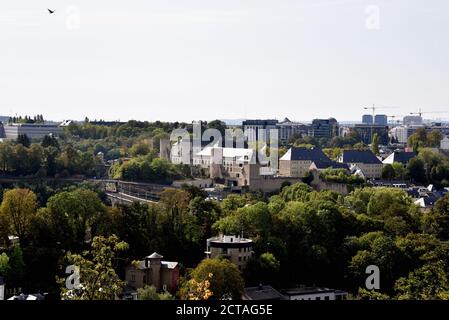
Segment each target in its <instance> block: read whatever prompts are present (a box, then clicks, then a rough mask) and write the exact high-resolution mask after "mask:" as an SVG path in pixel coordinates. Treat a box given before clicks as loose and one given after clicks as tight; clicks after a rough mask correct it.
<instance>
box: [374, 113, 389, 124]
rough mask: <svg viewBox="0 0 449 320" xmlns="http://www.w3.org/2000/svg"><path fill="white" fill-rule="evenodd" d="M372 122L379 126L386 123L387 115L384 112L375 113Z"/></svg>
mask: <svg viewBox="0 0 449 320" xmlns="http://www.w3.org/2000/svg"><path fill="white" fill-rule="evenodd" d="M374 124H377V125H380V126H386V125H388V116H387V115H385V114H376V115H375V116H374Z"/></svg>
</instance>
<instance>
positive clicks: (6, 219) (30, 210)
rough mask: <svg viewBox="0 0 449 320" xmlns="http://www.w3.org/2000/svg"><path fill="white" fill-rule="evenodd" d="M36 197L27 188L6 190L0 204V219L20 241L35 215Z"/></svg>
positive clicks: (22, 239) (26, 232)
mask: <svg viewBox="0 0 449 320" xmlns="http://www.w3.org/2000/svg"><path fill="white" fill-rule="evenodd" d="M36 208H37V197H36V195H35V194H34V193H33V192H32V191H30V190H28V189H13V190H8V191H6V192H5V194H4V195H3V202H2V205H1V206H0V221H1V222H3V223H6V225H9V226H10V227H9V231H10V232H12V233H13V234H14V235H17V236H18V237H19V239H20V242H21V243H22V242H23V241H24V240H25V238H26V235H27V234H28V231H29V228H30V224H31V221H32V219H33V218H34V216H35V215H36Z"/></svg>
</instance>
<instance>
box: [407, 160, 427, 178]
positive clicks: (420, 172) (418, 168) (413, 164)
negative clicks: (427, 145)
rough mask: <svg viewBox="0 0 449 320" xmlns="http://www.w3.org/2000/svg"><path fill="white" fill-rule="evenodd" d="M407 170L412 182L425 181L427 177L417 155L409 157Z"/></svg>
mask: <svg viewBox="0 0 449 320" xmlns="http://www.w3.org/2000/svg"><path fill="white" fill-rule="evenodd" d="M407 172H408V175H409V177H410V179H411V180H412V181H413V182H417V183H426V181H427V179H426V171H425V169H424V162H423V161H422V160H421V159H420V158H419V157H415V158H412V159H410V161H409V163H408V164H407Z"/></svg>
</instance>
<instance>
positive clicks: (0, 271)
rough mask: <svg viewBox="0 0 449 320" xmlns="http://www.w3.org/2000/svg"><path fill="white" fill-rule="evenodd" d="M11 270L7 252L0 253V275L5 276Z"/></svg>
mask: <svg viewBox="0 0 449 320" xmlns="http://www.w3.org/2000/svg"><path fill="white" fill-rule="evenodd" d="M8 271H9V257H8V255H7V254H6V252H3V253H2V254H0V276H2V277H5V276H6V275H7V274H8Z"/></svg>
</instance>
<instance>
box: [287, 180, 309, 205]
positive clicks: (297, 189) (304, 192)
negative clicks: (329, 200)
mask: <svg viewBox="0 0 449 320" xmlns="http://www.w3.org/2000/svg"><path fill="white" fill-rule="evenodd" d="M312 190H313V189H312V188H311V187H310V186H308V185H307V184H305V183H296V184H294V185H291V186H288V187H285V188H284V189H283V190H282V192H281V197H282V198H283V199H284V201H294V200H296V201H305V200H307V199H308V197H309V194H310V193H311V192H312Z"/></svg>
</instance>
